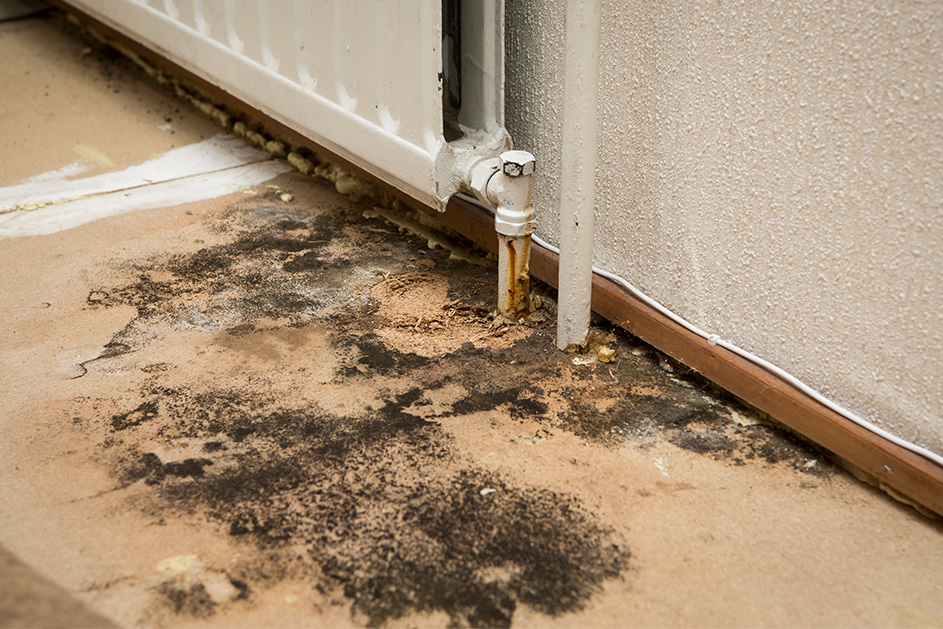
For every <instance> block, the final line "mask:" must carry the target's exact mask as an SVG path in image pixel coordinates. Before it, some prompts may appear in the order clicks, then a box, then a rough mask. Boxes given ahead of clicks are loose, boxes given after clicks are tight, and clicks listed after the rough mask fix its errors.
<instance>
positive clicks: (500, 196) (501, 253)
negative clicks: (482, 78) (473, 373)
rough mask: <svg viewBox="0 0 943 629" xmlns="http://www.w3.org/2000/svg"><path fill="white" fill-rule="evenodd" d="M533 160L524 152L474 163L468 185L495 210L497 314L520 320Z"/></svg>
mask: <svg viewBox="0 0 943 629" xmlns="http://www.w3.org/2000/svg"><path fill="white" fill-rule="evenodd" d="M535 166H536V160H535V159H534V156H533V155H531V154H530V153H528V152H527V151H505V152H504V153H501V156H500V157H497V158H492V159H483V160H480V161H478V162H477V163H476V164H474V165H473V166H472V167H471V168H470V170H469V175H468V179H467V181H468V186H469V188H471V190H472V192H474V193H475V196H476V197H478V199H479V200H480V201H481V202H482V203H485V204H487V205H489V206H491V207H494V208H495V216H494V229H495V231H496V232H498V311H499V312H500V313H501V314H503V315H504V316H506V317H509V318H512V319H520V318H521V317H526V316H527V315H529V314H530V238H531V234H533V233H534V208H533V207H532V206H531V204H530V184H531V175H532V174H533V172H534V168H535Z"/></svg>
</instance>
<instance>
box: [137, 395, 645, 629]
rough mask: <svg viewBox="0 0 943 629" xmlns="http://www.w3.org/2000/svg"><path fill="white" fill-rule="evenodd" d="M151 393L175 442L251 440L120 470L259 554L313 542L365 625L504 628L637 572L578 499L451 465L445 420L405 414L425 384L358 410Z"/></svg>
mask: <svg viewBox="0 0 943 629" xmlns="http://www.w3.org/2000/svg"><path fill="white" fill-rule="evenodd" d="M148 395H149V396H150V397H151V398H152V400H149V402H150V403H152V404H153V403H155V402H154V401H153V400H156V399H158V398H159V399H160V400H161V406H162V408H165V409H167V413H166V414H167V415H168V417H169V418H171V421H170V422H168V432H167V436H171V435H181V436H182V435H187V436H190V437H197V438H202V439H209V440H210V441H207V442H206V443H221V441H220V440H219V439H218V438H217V439H214V438H215V437H218V436H222V435H227V436H229V438H231V439H233V440H234V441H235V438H234V435H236V434H241V435H242V441H241V443H239V444H238V447H235V448H233V449H229V450H223V449H217V448H215V447H214V448H210V449H206V448H204V454H205V455H206V458H203V459H190V460H186V461H183V462H179V463H167V464H161V462H160V461H159V459H157V457H156V456H155V455H153V454H152V453H149V454H144V455H134V456H133V457H132V459H133V461H134V465H133V466H129V467H130V468H133V469H126V470H124V476H125V477H126V478H132V477H134V478H138V479H141V478H143V479H145V482H147V483H149V484H152V485H156V486H157V488H158V491H159V493H160V495H161V496H162V502H163V504H164V507H162V508H163V509H166V508H170V509H182V510H184V511H190V510H193V509H202V510H204V511H205V512H206V513H208V514H209V515H210V516H211V517H213V518H215V519H217V520H219V521H220V522H221V523H223V524H224V525H225V526H226V528H227V530H228V531H229V534H230V535H233V536H236V537H240V538H243V539H248V540H252V541H254V542H256V543H257V544H259V546H260V547H263V548H264V547H272V548H280V547H281V545H283V544H284V545H288V546H291V547H298V546H302V547H304V548H305V550H306V553H307V560H308V561H310V562H311V563H312V564H313V565H314V566H315V567H316V568H317V569H318V570H319V571H320V573H321V574H323V575H326V578H328V579H329V581H330V582H331V583H333V584H335V585H336V586H340V587H341V588H342V590H343V592H344V594H345V596H346V597H347V598H348V599H350V601H351V605H352V608H353V610H354V611H355V612H356V613H357V614H359V615H362V616H363V617H364V618H366V620H367V622H368V624H369V625H371V626H378V625H382V624H383V623H384V622H386V621H388V620H392V619H395V618H400V617H402V616H405V615H407V614H410V613H415V612H420V613H423V612H435V611H442V612H445V613H447V614H448V615H449V616H450V618H451V619H452V624H453V625H456V626H484V627H507V626H509V625H510V622H511V619H512V617H513V614H514V611H515V609H516V608H517V607H518V606H520V605H526V606H528V607H531V608H533V609H535V610H537V611H539V612H541V613H545V614H550V615H559V614H563V613H566V612H570V611H575V610H578V609H580V608H581V607H582V606H584V605H585V604H586V602H587V601H588V600H589V598H590V597H591V596H593V595H594V594H595V593H597V592H598V591H599V590H600V588H601V586H602V583H603V582H605V581H606V580H608V579H612V578H616V577H618V576H619V574H621V572H622V571H623V570H624V569H625V567H626V565H627V561H628V559H629V552H628V551H627V550H625V549H623V548H622V547H621V546H620V545H619V543H618V542H616V541H614V539H613V538H612V533H611V531H609V530H607V529H605V528H604V527H602V526H601V525H599V524H597V523H596V521H595V519H594V518H593V517H592V516H591V515H590V514H588V513H587V512H585V511H584V510H583V509H582V508H581V506H580V504H579V503H578V502H577V501H576V500H575V499H574V498H572V497H569V496H566V495H562V494H558V493H555V492H552V491H548V490H545V489H539V488H524V487H516V486H513V485H510V484H509V483H507V482H506V481H505V480H504V479H503V478H502V477H501V476H499V475H497V474H493V473H489V472H485V471H482V470H479V469H476V468H470V467H466V466H462V465H461V464H455V463H454V462H453V459H454V457H455V453H454V452H453V450H452V448H451V445H450V442H449V439H448V437H447V436H446V435H445V433H444V432H443V431H442V429H441V428H440V427H439V426H438V424H436V423H434V422H429V421H426V420H424V419H423V418H421V417H418V416H415V415H413V414H411V413H410V412H409V409H410V408H413V407H415V406H418V405H421V404H422V403H423V396H424V390H423V389H421V388H419V387H414V388H411V389H408V390H406V391H402V392H399V393H393V394H391V395H390V396H389V397H388V398H387V400H386V402H385V403H384V405H383V406H381V407H380V408H378V409H376V410H375V411H367V412H366V413H365V414H363V415H360V416H357V417H338V416H335V415H332V414H330V413H326V412H324V411H323V410H321V409H319V408H317V407H314V406H311V407H300V408H295V407H284V406H280V405H278V404H276V403H275V402H274V401H273V400H271V399H261V400H260V399H259V397H260V396H259V395H258V394H257V393H254V394H248V393H246V394H242V393H240V392H238V391H232V390H222V391H206V392H203V393H194V392H191V391H189V390H186V389H159V388H154V389H152V390H151V391H150V392H149V393H148ZM250 398H252V399H250ZM214 462H216V463H219V465H212V467H211V464H212V463H214ZM288 505H292V506H291V507H290V508H289V507H288ZM249 585H251V583H250V584H249Z"/></svg>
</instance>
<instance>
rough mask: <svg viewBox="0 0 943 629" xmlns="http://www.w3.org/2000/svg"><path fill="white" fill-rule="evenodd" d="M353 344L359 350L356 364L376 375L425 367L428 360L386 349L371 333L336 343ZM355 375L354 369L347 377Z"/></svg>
mask: <svg viewBox="0 0 943 629" xmlns="http://www.w3.org/2000/svg"><path fill="white" fill-rule="evenodd" d="M345 340H346V341H348V342H353V344H354V345H355V346H356V347H357V349H359V350H360V353H361V356H360V358H359V360H358V361H357V364H359V365H362V366H363V367H366V368H367V369H370V370H373V371H376V372H377V373H388V372H392V371H397V370H404V369H414V368H417V367H422V366H425V365H426V364H428V363H429V359H428V358H426V357H425V356H420V355H418V354H414V353H411V352H410V353H403V352H400V351H398V350H396V349H393V348H392V347H388V346H387V345H386V344H384V343H383V341H381V340H380V337H379V336H377V335H376V334H373V333H372V332H370V333H367V334H363V335H361V336H359V337H353V338H351V337H346V338H344V337H339V338H338V339H337V341H338V342H341V343H342V342H344V341H345ZM354 373H357V370H356V369H354V370H352V371H349V375H353V374H354Z"/></svg>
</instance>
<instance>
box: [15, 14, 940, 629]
mask: <svg viewBox="0 0 943 629" xmlns="http://www.w3.org/2000/svg"><path fill="white" fill-rule="evenodd" d="M0 59H3V60H4V63H3V64H2V65H0V138H2V139H3V148H4V151H3V153H2V154H0V187H3V188H10V187H11V186H14V185H20V186H22V185H26V184H24V181H26V182H27V183H28V184H29V185H32V186H34V188H35V186H36V185H39V186H40V187H42V186H43V185H45V184H44V183H43V182H49V186H50V187H54V185H61V184H62V182H63V181H70V182H76V184H75V185H76V186H79V185H80V182H82V181H84V180H87V179H89V178H94V177H103V176H107V175H109V173H122V172H125V171H127V169H129V168H132V167H135V166H136V165H140V164H142V163H149V160H154V159H156V158H158V157H159V156H160V155H161V154H166V153H167V152H168V151H172V150H177V149H181V148H183V147H188V146H193V145H197V144H199V143H201V142H202V143H207V142H214V141H215V142H217V144H219V141H218V139H217V140H213V138H214V137H215V136H217V135H218V134H219V133H221V129H220V128H218V127H216V126H215V125H214V123H212V122H211V121H210V120H209V119H208V118H206V117H205V116H204V115H203V114H201V113H199V112H198V111H196V110H195V109H193V108H192V107H191V106H190V105H188V104H186V103H184V102H183V101H181V100H180V99H178V98H176V97H175V96H174V95H173V93H172V92H170V91H168V90H167V89H166V88H163V87H161V86H159V85H157V84H156V83H153V82H152V81H151V80H150V79H148V78H147V76H146V75H144V74H143V73H141V72H139V71H137V70H136V69H135V68H133V67H132V66H130V65H129V64H127V63H124V62H122V61H121V60H120V59H119V58H118V57H117V56H116V55H114V54H113V53H110V52H109V51H108V50H102V49H100V48H98V47H94V46H89V45H88V43H87V42H85V41H82V40H80V39H78V38H77V37H75V36H72V35H67V34H66V33H64V31H63V28H62V25H61V24H60V22H59V21H57V20H55V19H52V18H50V17H49V16H39V17H33V18H29V19H22V20H16V21H9V22H4V23H0ZM228 141H229V140H227V142H228ZM201 146H203V145H201ZM226 146H229V144H226ZM252 159H255V160H256V162H258V164H257V165H258V166H259V167H273V168H275V170H276V171H284V172H282V174H279V175H277V176H275V177H274V178H272V179H269V180H267V181H262V182H255V183H252V184H251V185H249V184H243V183H240V182H242V181H243V180H240V179H238V178H236V177H235V175H234V177H233V179H232V181H229V182H228V184H227V185H228V186H229V187H228V188H226V190H228V192H226V193H225V194H223V195H222V196H216V197H215V198H203V199H202V200H200V201H197V202H188V199H187V196H186V195H187V194H188V191H189V190H190V188H189V187H188V186H191V185H193V186H195V185H196V183H193V182H191V179H187V178H182V179H180V181H178V182H177V184H174V186H175V187H174V194H177V195H178V196H177V197H176V200H175V201H173V202H172V203H169V204H165V205H163V206H159V207H150V208H148V209H139V210H135V211H130V209H131V207H133V206H134V203H133V201H134V199H137V198H139V197H136V196H134V195H137V194H138V193H139V192H147V190H146V189H147V188H148V186H149V185H156V184H148V183H146V182H145V183H143V184H141V185H139V186H135V187H134V188H129V189H128V191H126V192H125V191H124V189H116V190H115V191H111V194H112V197H113V196H114V195H115V194H124V195H126V196H128V198H129V201H128V203H129V205H128V206H127V207H118V209H116V210H115V211H114V212H113V215H111V216H107V217H104V218H98V219H97V220H86V219H90V216H91V215H88V214H87V213H83V212H84V210H83V209H82V208H83V207H85V206H81V205H79V203H80V202H79V201H75V200H74V199H70V198H63V200H61V201H60V202H59V203H51V204H46V205H44V204H43V203H35V204H34V205H30V206H21V207H19V208H16V207H12V206H10V205H9V204H8V206H7V207H5V208H0V325H2V329H3V331H4V334H3V336H2V337H0V505H2V507H0V627H20V626H108V625H110V624H114V625H119V626H140V627H232V626H252V627H256V626H269V627H293V626H305V627H307V626H331V627H335V626H388V627H444V626H476V627H477V626H481V627H506V626H513V627H596V626H619V627H623V626H626V627H628V626H644V627H655V626H658V627H662V626H664V627H702V626H734V627H756V626H784V627H799V626H802V627H812V626H816V627H887V626H894V627H927V626H943V527H941V525H940V523H939V522H938V521H934V520H931V519H928V518H926V517H924V516H922V515H920V514H919V513H918V512H917V511H916V510H914V509H913V508H911V507H908V506H904V505H902V504H900V503H898V502H895V501H894V500H892V499H891V498H889V497H888V496H886V495H885V494H883V493H881V492H879V491H877V490H875V489H873V488H871V487H870V486H868V485H866V484H864V483H862V482H860V481H858V480H857V479H855V478H854V477H853V476H851V475H850V474H849V473H848V472H846V471H844V469H842V468H841V467H840V466H839V465H837V464H836V463H835V462H834V461H832V460H831V459H830V458H829V457H828V456H827V455H826V454H824V453H823V452H820V451H818V450H816V449H815V448H813V447H811V446H809V445H808V444H806V443H804V442H802V441H800V440H798V439H797V438H795V437H794V436H792V435H791V434H790V433H788V432H787V431H785V430H784V429H782V428H780V427H777V426H775V425H772V424H770V423H767V422H764V421H763V420H762V419H761V418H760V417H758V416H757V415H756V414H754V413H752V412H751V411H750V410H748V409H746V408H744V407H743V406H741V405H739V404H738V403H737V402H736V401H735V400H733V399H731V398H730V397H729V396H727V395H725V394H723V393H722V392H719V391H716V390H714V389H712V388H711V387H710V386H709V385H708V384H707V383H706V382H705V381H703V380H701V379H700V378H699V377H697V376H696V375H695V374H692V373H690V372H688V371H687V370H685V369H684V368H683V367H682V366H680V365H678V364H677V363H674V362H672V361H670V360H668V359H666V358H665V357H663V356H662V355H660V354H659V353H658V352H657V351H655V350H653V349H652V348H651V347H649V346H647V345H645V344H644V343H642V342H640V341H638V340H636V339H634V338H632V337H629V336H627V335H624V334H621V333H619V332H616V331H614V330H612V329H610V328H607V327H605V326H601V327H598V328H597V329H596V331H595V332H596V334H597V338H598V339H599V340H601V341H604V342H606V343H607V344H608V346H609V347H611V348H612V349H614V350H615V360H614V361H613V362H611V363H602V362H599V361H590V360H589V359H590V358H591V356H589V357H587V356H576V357H574V356H570V355H566V354H563V353H560V352H558V351H556V350H555V349H554V342H553V341H554V338H553V337H554V319H555V315H554V310H553V308H554V302H553V296H554V295H553V293H552V292H551V291H549V290H541V289H539V287H538V293H540V294H541V297H542V301H543V302H544V303H543V306H542V307H541V308H540V309H539V310H537V311H535V313H534V315H533V316H532V317H531V319H530V320H529V321H528V322H527V323H525V324H522V325H508V324H505V323H504V322H502V321H501V320H500V319H496V318H495V317H494V316H493V313H492V311H493V304H494V302H495V276H496V270H495V267H494V264H493V262H491V261H489V260H488V259H486V258H485V257H483V255H482V254H481V252H475V251H473V250H469V249H468V248H467V246H466V245H464V244H463V243H462V242H461V241H459V240H457V239H455V238H451V237H448V236H443V237H441V238H440V241H441V242H440V244H444V245H448V247H450V248H451V249H449V248H443V247H442V246H438V247H436V248H434V249H431V248H430V247H429V243H428V242H427V239H426V238H418V237H416V236H415V235H413V234H412V233H411V232H410V231H409V230H406V231H402V230H400V229H399V228H398V226H397V225H396V224H394V223H391V222H390V221H388V220H387V219H386V218H384V216H383V215H382V213H379V212H377V211H376V210H375V209H374V205H375V204H376V201H375V200H371V198H370V197H368V196H366V195H365V194H364V193H365V192H368V191H366V190H363V189H361V190H359V191H358V192H359V193H360V194H356V193H355V194H353V195H348V196H342V195H340V194H338V192H337V191H336V190H335V185H334V184H332V183H331V182H330V181H326V180H324V179H319V178H315V177H312V176H305V175H302V174H300V173H298V172H296V171H293V170H292V171H289V170H288V169H287V166H285V165H284V163H283V162H277V163H274V165H273V164H272V163H270V162H271V160H270V158H269V157H268V156H267V155H264V154H259V156H257V157H255V158H252ZM252 159H250V160H249V161H252ZM197 162H199V160H197ZM240 172H242V171H240ZM49 173H52V174H49ZM194 174H197V173H194ZM240 176H241V175H240ZM145 178H146V175H145ZM118 179H119V178H115V180H118ZM192 179H193V180H194V181H195V180H196V179H198V178H192ZM104 180H109V181H110V179H108V177H105V178H104ZM142 189H143V190H142ZM96 194H99V193H96ZM0 196H2V191H0ZM202 196H205V194H203V195H202ZM66 197H68V195H66ZM96 198H97V197H96ZM109 198H111V197H109ZM116 207H117V206H116ZM76 208H78V209H76ZM383 213H386V214H387V215H389V216H393V215H396V217H397V219H398V220H399V221H400V222H401V223H403V222H406V223H408V222H409V221H410V220H411V219H410V218H409V215H408V213H404V212H403V211H402V210H401V208H400V209H397V210H394V209H392V208H385V209H383ZM31 230H33V231H31ZM433 244H435V243H433Z"/></svg>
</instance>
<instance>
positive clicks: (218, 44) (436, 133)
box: [70, 0, 509, 207]
mask: <svg viewBox="0 0 943 629" xmlns="http://www.w3.org/2000/svg"><path fill="white" fill-rule="evenodd" d="M70 4H72V5H73V6H75V7H76V8H78V9H80V10H81V11H83V12H85V13H87V14H89V15H91V16H92V17H94V18H96V19H97V20H99V21H101V22H103V23H105V24H107V25H108V26H110V27H112V28H114V29H115V30H118V31H119V32H122V33H124V34H125V35H127V36H129V37H131V38H133V39H135V40H136V41H139V42H141V43H142V44H144V45H145V46H147V47H149V48H151V49H153V50H155V51H156V52H158V53H160V54H161V55H163V56H165V57H167V58H168V59H170V60H171V61H174V62H175V63H177V64H179V65H181V66H182V67H184V68H186V69H187V70H189V71H191V72H193V73H194V74H196V75H197V76H200V77H201V78H203V79H205V80H207V81H209V82H210V83H212V84H214V85H217V86H219V87H220V88H222V89H223V90H225V91H227V92H228V93H230V94H232V95H234V96H235V97H237V98H238V99H240V100H242V101H244V102H246V103H247V104H249V105H251V106H253V107H255V108H257V109H259V110H260V111H262V112H264V113H265V114H267V115H269V116H271V117H272V118H274V119H276V120H278V121H279V122H281V123H283V124H285V125H286V126H288V127H290V128H292V129H294V130H296V131H298V132H299V133H301V134H302V135H304V136H306V137H308V138H310V139H311V140H313V141H315V142H316V143H318V144H320V145H322V146H324V147H325V148H326V149H328V150H330V151H332V152H334V153H335V154H337V155H339V156H340V157H342V158H344V159H347V160H349V161H350V162H352V163H354V164H356V165H358V166H360V167H361V168H364V169H365V170H367V171H368V172H371V173H372V174H374V175H376V176H378V177H380V178H381V179H383V180H385V181H387V182H388V183H390V184H392V185H394V186H396V187H398V188H400V189H402V190H403V191H405V192H407V193H408V194H410V195H412V196H413V197H415V198H417V199H418V200H420V201H423V202H425V203H427V204H429V205H432V206H438V207H441V206H442V204H443V202H444V200H446V199H447V197H448V195H450V194H451V193H453V192H455V188H456V187H457V186H458V184H457V183H456V181H455V177H454V176H451V175H450V174H449V173H447V172H443V171H444V170H448V169H449V168H450V167H451V164H452V163H453V161H454V157H455V155H456V154H457V153H461V152H462V151H466V152H467V151H468V150H473V151H484V152H487V153H489V154H490V153H493V152H494V151H495V150H500V149H501V148H505V147H506V146H508V145H509V142H508V140H507V135H506V133H505V132H504V130H503V120H500V119H498V116H500V114H501V112H502V111H503V110H502V107H501V103H500V102H499V101H500V100H501V99H503V68H501V67H498V68H489V70H488V71H489V73H490V74H489V80H490V81H491V83H489V84H488V89H485V90H483V91H482V90H480V89H479V90H477V91H478V92H482V93H481V94H479V93H477V92H476V94H474V99H475V102H474V103H473V104H472V105H470V109H469V110H470V111H474V112H481V111H485V112H491V115H490V117H486V118H487V119H486V120H476V124H477V125H478V126H479V129H476V130H471V131H472V132H471V133H470V134H469V135H470V136H471V137H475V141H468V140H466V141H465V142H464V143H461V142H460V143H459V144H457V145H451V146H450V145H447V143H446V142H445V140H444V138H443V132H442V96H441V90H442V86H441V70H442V52H441V46H442V42H441V30H442V25H441V4H440V0H402V1H397V0H379V1H373V2H344V1H341V0H314V1H312V0H253V1H251V2H249V1H246V0H70ZM498 8H500V7H498ZM495 11H496V10H495ZM491 15H492V19H493V20H494V24H486V25H485V27H484V28H483V29H481V30H482V31H483V32H484V33H487V37H483V38H482V41H481V42H477V43H476V44H475V47H474V48H473V49H472V50H473V54H474V55H475V56H476V57H480V58H484V59H486V60H487V62H488V63H490V64H492V66H493V65H494V64H495V63H500V64H502V65H503V57H502V55H501V51H500V50H499V49H495V47H497V46H503V37H501V33H500V32H499V33H495V32H494V29H496V28H500V20H499V19H497V18H494V15H497V14H496V13H492V14H491ZM483 47H484V48H486V50H484V51H482V48H483ZM471 62H473V64H474V65H476V66H480V65H481V59H479V58H475V59H471ZM483 100H484V101H486V102H482V101H483ZM479 118H480V114H479ZM476 133H477V134H478V136H475V134H476ZM472 146H475V147H477V148H474V149H472V148H470V147H472Z"/></svg>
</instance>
